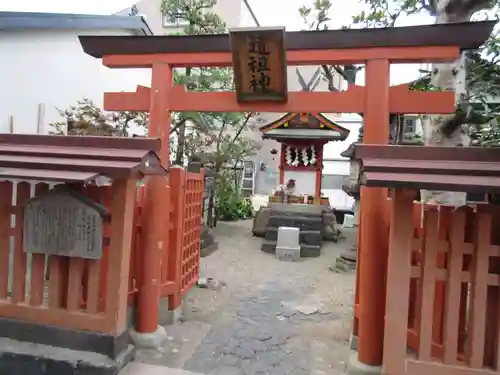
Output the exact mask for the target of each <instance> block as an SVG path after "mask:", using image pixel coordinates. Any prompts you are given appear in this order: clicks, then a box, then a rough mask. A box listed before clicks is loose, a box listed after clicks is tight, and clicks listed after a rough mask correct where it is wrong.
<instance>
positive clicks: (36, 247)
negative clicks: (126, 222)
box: [24, 192, 103, 259]
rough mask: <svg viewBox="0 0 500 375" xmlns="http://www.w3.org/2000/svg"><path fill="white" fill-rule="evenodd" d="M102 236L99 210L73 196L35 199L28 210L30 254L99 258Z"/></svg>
mask: <svg viewBox="0 0 500 375" xmlns="http://www.w3.org/2000/svg"><path fill="white" fill-rule="evenodd" d="M102 234H103V218H102V216H101V214H100V213H99V211H97V210H96V209H95V208H94V207H92V206H90V205H88V204H86V203H85V202H83V201H80V200H79V199H77V198H76V197H74V196H72V195H71V194H67V193H65V192H61V193H49V194H47V195H45V196H43V197H39V198H34V199H32V200H31V201H29V202H28V203H27V205H26V207H25V214H24V250H25V252H27V253H35V254H49V255H62V256H68V257H77V258H85V259H99V258H101V256H102Z"/></svg>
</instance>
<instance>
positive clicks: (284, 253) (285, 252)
mask: <svg viewBox="0 0 500 375" xmlns="http://www.w3.org/2000/svg"><path fill="white" fill-rule="evenodd" d="M276 257H277V258H278V259H279V260H285V261H290V262H296V261H298V260H300V247H299V248H298V249H285V248H280V247H277V248H276Z"/></svg>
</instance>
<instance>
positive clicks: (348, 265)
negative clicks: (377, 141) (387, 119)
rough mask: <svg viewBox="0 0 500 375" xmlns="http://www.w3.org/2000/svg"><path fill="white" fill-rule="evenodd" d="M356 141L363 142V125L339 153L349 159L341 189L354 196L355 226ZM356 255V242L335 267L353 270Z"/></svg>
mask: <svg viewBox="0 0 500 375" xmlns="http://www.w3.org/2000/svg"><path fill="white" fill-rule="evenodd" d="M358 143H363V127H361V129H360V130H359V137H358V140H357V142H354V143H351V145H350V146H349V147H348V148H347V149H346V150H345V151H344V152H342V153H341V154H340V156H342V157H344V158H349V160H350V168H349V179H348V180H347V183H346V184H344V185H342V190H344V192H345V193H346V194H347V195H349V196H350V197H353V198H354V201H355V205H354V207H355V208H354V212H353V214H354V219H355V222H356V226H358V227H359V222H360V210H359V207H360V204H359V203H360V188H359V184H358V175H359V163H358V162H357V160H356V155H355V153H354V146H355V145H356V144H358ZM357 257H358V244H357V241H356V243H355V244H354V245H353V246H351V248H349V249H347V250H346V251H344V252H343V253H341V254H340V256H339V258H338V259H337V262H336V268H339V269H342V270H354V269H355V268H356V260H357Z"/></svg>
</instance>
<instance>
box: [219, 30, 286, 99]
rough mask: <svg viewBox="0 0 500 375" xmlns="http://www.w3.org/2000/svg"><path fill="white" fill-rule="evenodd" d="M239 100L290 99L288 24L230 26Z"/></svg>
mask: <svg viewBox="0 0 500 375" xmlns="http://www.w3.org/2000/svg"><path fill="white" fill-rule="evenodd" d="M229 34H230V37H231V51H232V54H233V67H234V76H235V85H236V97H237V100H238V102H240V103H244V102H256V101H264V102H286V101H287V99H288V86H287V74H286V56H285V45H284V38H285V28H284V27H279V28H276V27H273V28H262V27H257V28H238V29H231V30H229Z"/></svg>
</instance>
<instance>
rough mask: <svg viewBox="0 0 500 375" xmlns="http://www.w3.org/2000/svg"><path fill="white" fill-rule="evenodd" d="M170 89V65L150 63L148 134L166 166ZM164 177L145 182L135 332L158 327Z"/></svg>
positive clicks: (167, 216) (150, 330)
mask: <svg viewBox="0 0 500 375" xmlns="http://www.w3.org/2000/svg"><path fill="white" fill-rule="evenodd" d="M171 89H172V66H170V65H167V64H164V63H154V64H153V66H152V79H151V94H150V95H151V97H150V108H149V123H148V136H149V137H158V138H160V139H161V149H160V153H159V156H160V159H161V163H162V165H163V166H164V167H165V168H168V164H169V160H170V123H171V112H170V110H169V95H170V93H171ZM166 190H167V189H166V181H165V180H164V179H163V178H158V177H153V178H150V179H149V180H148V181H147V182H146V196H145V202H144V212H145V213H146V215H147V217H146V218H145V219H146V220H147V225H143V226H142V232H141V240H142V252H141V255H140V256H141V258H142V262H141V264H142V268H141V270H140V274H139V280H140V281H139V308H138V320H137V332H139V333H146V334H148V333H149V334H151V333H154V332H156V331H157V329H158V313H159V309H160V284H161V259H162V252H163V251H165V250H164V246H166V245H167V244H166V243H164V242H165V241H163V237H162V235H163V233H164V231H165V230H166V229H165V228H168V225H166V224H165V223H166V222H168V219H169V213H168V212H165V209H164V206H163V205H161V204H158V202H161V201H162V200H165V199H168V197H165V192H166Z"/></svg>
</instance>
